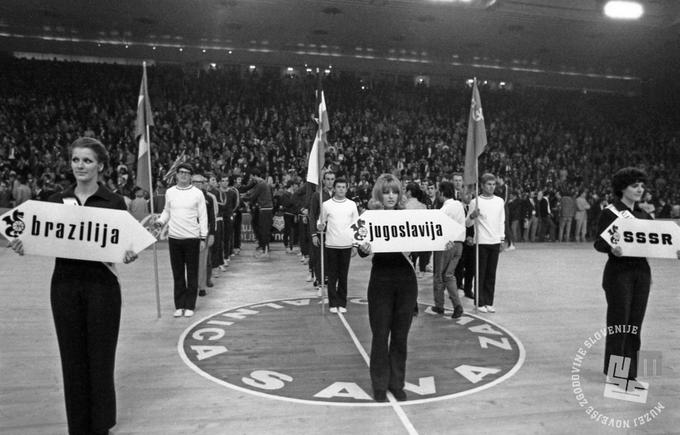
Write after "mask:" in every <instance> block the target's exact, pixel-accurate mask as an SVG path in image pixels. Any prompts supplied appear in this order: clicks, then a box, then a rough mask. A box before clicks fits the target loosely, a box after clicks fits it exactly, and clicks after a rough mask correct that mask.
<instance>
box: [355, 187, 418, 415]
mask: <svg viewBox="0 0 680 435" xmlns="http://www.w3.org/2000/svg"><path fill="white" fill-rule="evenodd" d="M401 200H402V191H401V183H400V182H399V180H398V179H397V178H396V177H395V176H393V175H391V174H383V175H381V176H380V177H379V178H378V180H377V181H376V182H375V186H374V187H373V194H372V199H371V201H370V202H369V208H372V209H384V210H395V209H397V208H400V204H401ZM370 253H371V244H370V243H369V242H364V243H363V244H362V245H360V246H359V255H360V256H362V257H366V256H368V255H370ZM417 298H418V281H417V279H416V274H415V271H414V269H413V266H412V265H411V262H410V261H409V259H408V257H407V256H405V255H404V254H402V253H401V252H385V253H376V254H375V255H374V256H373V267H372V268H371V277H370V279H369V281H368V319H369V323H370V324H371V332H372V333H373V339H372V342H371V362H370V372H371V383H372V385H373V397H374V398H375V400H376V401H377V402H386V401H387V390H389V391H391V392H392V394H393V395H394V397H395V398H396V399H397V400H399V401H403V400H406V393H405V392H404V378H405V376H406V347H407V338H408V332H409V329H410V328H411V320H412V319H413V309H414V307H415V306H416V303H417Z"/></svg>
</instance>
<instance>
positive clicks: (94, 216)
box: [0, 201, 156, 263]
mask: <svg viewBox="0 0 680 435" xmlns="http://www.w3.org/2000/svg"><path fill="white" fill-rule="evenodd" d="M0 235H2V236H3V237H5V238H6V239H8V240H12V239H15V238H19V239H20V240H21V241H22V243H23V246H24V252H25V253H26V254H33V255H44V256H50V257H62V258H74V259H79V260H91V261H105V262H109V263H120V262H122V261H123V258H124V257H125V251H127V250H131V251H134V252H135V253H138V252H140V251H142V250H144V249H145V248H147V247H148V246H150V245H151V244H152V243H154V242H155V241H156V239H155V238H154V237H153V236H152V235H151V234H149V232H148V231H147V230H146V229H145V228H144V227H143V226H142V225H141V224H140V223H139V222H137V220H136V219H135V218H133V217H132V215H131V214H130V213H128V212H127V211H124V210H115V209H110V208H98V207H78V206H74V205H66V204H60V203H53V202H41V201H26V202H24V203H23V204H21V205H20V206H18V207H16V208H14V209H12V210H10V211H8V212H7V213H5V214H3V215H2V216H0Z"/></svg>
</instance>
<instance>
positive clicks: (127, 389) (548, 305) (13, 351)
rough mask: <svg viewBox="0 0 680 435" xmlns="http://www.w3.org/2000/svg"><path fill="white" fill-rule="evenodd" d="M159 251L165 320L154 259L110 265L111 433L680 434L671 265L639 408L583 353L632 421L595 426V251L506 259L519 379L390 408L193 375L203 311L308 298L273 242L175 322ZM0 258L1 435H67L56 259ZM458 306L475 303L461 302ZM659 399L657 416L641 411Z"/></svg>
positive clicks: (603, 402)
mask: <svg viewBox="0 0 680 435" xmlns="http://www.w3.org/2000/svg"><path fill="white" fill-rule="evenodd" d="M251 249H252V247H251ZM158 253H159V268H160V276H161V294H162V311H163V316H162V318H161V319H157V318H156V308H155V299H154V290H153V289H154V285H153V269H152V264H153V261H152V251H150V250H148V251H145V252H144V253H142V254H141V256H140V259H139V260H138V261H137V262H135V263H133V264H131V265H127V266H125V265H121V266H120V267H119V271H120V272H121V275H122V278H121V281H122V283H123V317H122V324H121V331H120V339H119V347H118V354H117V366H116V382H117V393H118V425H117V426H116V427H115V428H114V430H113V431H112V433H114V434H164V435H165V434H230V435H231V434H261V433H266V434H269V435H271V434H337V433H348V434H349V433H351V434H400V433H408V432H407V424H405V421H407V422H408V423H410V425H412V431H411V433H420V434H450V433H456V434H468V433H469V434H480V433H493V434H515V433H516V434H534V433H535V434H543V433H551V434H552V433H558V434H561V433H564V434H567V433H568V434H574V433H583V434H590V433H624V432H628V433H650V434H652V433H653V434H668V433H680V426H679V425H678V423H679V422H680V284H679V281H680V262H677V261H670V260H664V261H659V260H655V261H652V262H651V263H652V273H653V279H654V284H653V287H652V293H651V296H650V302H649V307H648V309H647V317H646V319H645V323H644V327H643V348H644V350H650V351H661V352H662V373H661V375H659V376H656V377H651V378H648V379H647V380H648V381H649V382H650V388H649V391H648V398H647V402H646V403H644V404H640V403H632V402H627V401H622V400H616V399H608V398H605V397H603V383H602V382H603V379H602V378H603V377H602V375H601V361H602V354H603V346H604V345H603V341H599V342H598V343H596V344H595V346H593V348H592V349H590V350H589V351H588V356H587V358H585V362H584V364H583V367H581V371H580V372H579V373H580V374H579V380H580V382H581V387H582V388H583V391H584V394H585V395H586V397H587V398H588V400H589V405H592V406H593V409H594V410H595V411H597V412H599V413H600V414H602V415H606V416H608V417H610V418H612V419H613V420H612V421H617V419H618V421H620V422H623V421H627V422H628V423H629V424H630V428H629V429H614V428H609V427H607V426H606V425H604V424H602V422H601V421H600V422H597V421H593V420H591V416H589V415H588V414H586V408H587V406H584V407H581V406H580V405H579V402H578V400H577V399H576V397H575V393H574V387H573V386H572V372H571V371H572V362H573V360H574V358H575V356H576V353H577V350H578V349H579V347H583V346H584V344H583V343H584V341H586V340H587V339H588V338H589V337H592V336H593V334H594V333H595V332H596V331H597V330H599V329H600V328H602V327H603V326H604V319H605V316H604V313H605V301H604V295H603V292H602V290H601V287H600V281H601V273H602V268H603V265H604V262H605V260H606V258H605V256H603V255H601V254H598V253H597V252H595V251H594V250H593V249H592V246H591V245H590V244H588V245H585V244H584V245H576V244H535V245H526V244H524V245H519V249H517V250H516V251H513V252H507V253H503V254H501V259H500V264H499V267H498V270H499V274H498V280H497V286H496V287H497V292H496V294H497V297H496V307H497V309H498V312H497V313H495V314H485V315H484V316H488V318H489V319H490V320H493V321H494V322H496V323H498V324H500V325H502V326H503V327H504V328H506V329H507V330H508V331H510V332H511V333H512V334H513V335H514V336H516V337H517V338H518V339H519V340H520V341H521V342H522V344H523V345H524V348H525V351H526V360H525V362H524V364H523V366H522V367H521V368H520V370H519V371H518V372H517V373H515V374H514V376H512V377H510V378H509V379H507V380H506V381H504V382H502V383H500V384H498V385H495V386H493V387H491V388H488V389H486V390H483V391H479V392H476V393H473V394H470V395H466V396H462V397H457V398H453V399H446V400H441V401H436V402H432V403H422V404H412V405H408V406H402V407H399V408H395V407H392V406H383V407H338V406H329V405H318V404H316V405H311V404H300V403H294V402H286V401H282V400H273V399H269V398H266V397H261V396H257V395H254V394H250V393H247V392H242V391H237V390H233V389H229V388H225V387H224V386H222V385H219V384H217V383H214V382H211V381H210V380H209V379H206V378H204V377H201V376H199V375H198V374H196V373H195V372H194V371H192V370H191V369H190V368H189V367H188V366H187V365H186V364H185V363H184V361H183V360H182V359H181V358H180V356H179V354H178V349H177V344H178V338H179V337H180V336H181V335H182V333H183V332H184V331H185V329H187V328H188V327H189V326H190V325H191V324H193V323H195V321H196V320H197V319H198V318H199V317H205V316H207V315H209V314H212V313H217V312H220V311H223V310H226V309H228V308H230V307H236V306H242V305H248V304H254V303H257V302H260V301H267V300H273V299H290V298H301V297H310V296H314V295H315V293H314V292H313V291H312V289H311V285H310V284H309V283H306V282H305V280H304V278H305V273H306V271H305V268H304V267H303V266H302V265H300V263H299V261H298V257H297V256H291V255H286V254H285V253H284V252H283V251H282V249H281V248H280V247H278V250H277V251H275V252H273V253H272V258H271V259H269V260H266V261H255V260H253V259H252V257H251V255H250V254H251V252H248V251H244V252H243V253H242V255H241V256H239V257H236V258H235V260H234V261H233V263H232V265H231V266H230V267H229V270H228V271H227V272H226V273H224V274H223V275H222V276H221V277H219V278H216V279H215V284H216V286H215V288H214V289H212V291H211V293H210V294H209V296H208V297H206V298H200V299H199V306H198V310H197V313H196V315H197V318H196V319H194V320H188V319H174V318H173V317H172V315H171V314H172V309H173V306H172V296H171V293H172V292H171V274H170V266H169V259H168V252H167V250H166V249H165V248H164V247H163V246H161V247H160V248H159V251H158ZM0 260H1V266H0V273H1V279H0V297H2V299H3V300H4V301H5V303H3V304H2V305H0V325H1V327H0V328H1V329H0V434H31V435H33V434H36V435H38V434H62V433H66V417H65V412H64V401H63V391H62V386H61V373H60V365H59V364H60V363H59V355H58V349H57V344H56V337H55V333H54V327H53V324H52V318H51V313H50V307H49V280H50V275H51V269H52V263H53V260H51V259H47V258H42V257H18V256H16V255H14V254H13V253H12V252H10V251H9V250H6V249H2V250H1V251H0ZM369 269H370V261H368V260H365V259H359V258H358V257H357V258H355V259H353V260H352V265H351V272H350V273H351V275H352V278H351V280H350V295H353V296H365V291H366V283H367V277H368V271H369ZM420 285H421V288H420V295H419V301H420V302H421V303H425V304H429V303H431V302H432V301H431V299H432V296H431V275H430V276H428V277H427V278H425V279H422V280H420ZM465 306H466V310H467V309H469V308H470V301H469V300H467V299H466V300H465ZM319 315H320V314H319ZM348 349H350V350H351V348H348ZM357 357H359V356H358V354H357ZM454 357H455V356H454ZM659 404H660V405H661V406H663V409H662V410H661V411H660V412H658V411H657V412H655V413H654V414H647V415H646V416H645V413H649V412H650V409H653V408H654V405H657V407H658V405H659ZM399 412H401V413H403V415H402V417H401V418H400V416H399ZM591 415H592V413H591ZM640 419H641V420H640ZM636 423H637V425H636ZM643 423H644V424H643Z"/></svg>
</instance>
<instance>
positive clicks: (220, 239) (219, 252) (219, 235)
mask: <svg viewBox="0 0 680 435" xmlns="http://www.w3.org/2000/svg"><path fill="white" fill-rule="evenodd" d="M215 227H216V228H217V229H216V231H215V243H214V244H213V245H212V247H211V248H210V250H211V255H210V260H211V261H210V266H211V267H213V268H214V267H219V266H221V265H222V264H223V263H224V246H223V243H224V220H219V221H217V222H215Z"/></svg>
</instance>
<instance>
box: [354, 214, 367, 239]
mask: <svg viewBox="0 0 680 435" xmlns="http://www.w3.org/2000/svg"><path fill="white" fill-rule="evenodd" d="M352 231H354V240H356V241H359V242H362V241H363V240H364V239H365V238H366V236H367V235H368V230H367V229H366V221H365V220H363V219H359V220H358V221H356V223H354V224H352Z"/></svg>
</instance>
